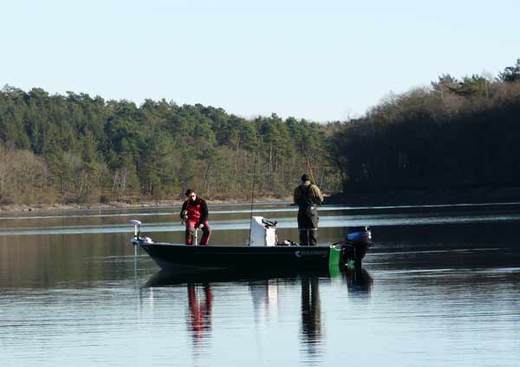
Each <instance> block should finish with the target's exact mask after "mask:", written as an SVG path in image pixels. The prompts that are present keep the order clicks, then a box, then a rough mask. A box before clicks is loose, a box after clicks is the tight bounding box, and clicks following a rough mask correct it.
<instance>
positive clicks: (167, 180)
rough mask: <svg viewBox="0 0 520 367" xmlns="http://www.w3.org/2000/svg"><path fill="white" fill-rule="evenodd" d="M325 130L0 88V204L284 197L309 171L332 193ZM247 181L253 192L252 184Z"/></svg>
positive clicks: (192, 108)
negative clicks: (188, 194) (191, 192)
mask: <svg viewBox="0 0 520 367" xmlns="http://www.w3.org/2000/svg"><path fill="white" fill-rule="evenodd" d="M327 139H328V136H327V128H326V126H323V125H320V124H317V123H312V122H308V121H305V120H297V119H294V118H288V119H285V120H283V119H281V118H279V117H278V116H276V115H275V114H273V115H272V116H270V117H258V118H256V119H253V120H246V119H244V118H241V117H237V116H234V115H232V114H228V113H226V112H225V111H224V110H222V109H220V108H213V107H205V106H202V105H199V104H197V105H183V106H178V105H176V104H175V103H173V102H167V101H164V100H162V101H152V100H147V101H145V102H144V103H143V104H142V105H140V106H137V105H136V104H135V103H132V102H128V101H124V100H123V101H112V100H110V101H105V100H104V99H102V98H101V97H91V96H89V95H87V94H75V93H71V92H69V93H67V95H66V96H64V95H49V93H47V92H46V91H44V90H42V89H39V88H33V89H32V90H30V91H28V92H25V91H22V90H20V89H17V88H13V87H10V86H5V87H4V88H3V89H2V91H1V92H0V204H4V205H5V204H19V203H89V202H108V201H114V200H119V201H132V202H135V201H142V200H159V199H173V200H178V199H179V198H181V197H182V192H184V190H186V188H188V187H189V188H193V189H195V190H197V191H198V192H199V193H200V194H201V195H203V196H204V197H206V198H209V199H229V198H232V199H237V200H240V199H242V200H243V199H246V198H248V197H250V196H251V192H252V189H253V188H254V190H255V195H257V196H259V197H260V196H263V197H267V196H272V197H286V196H287V195H288V194H290V192H291V190H292V188H293V187H294V186H295V185H296V184H297V183H298V180H299V177H300V176H301V174H302V172H305V171H309V170H311V171H312V172H313V173H314V175H315V178H316V180H317V181H318V182H319V183H320V184H321V185H322V186H323V187H324V189H325V190H330V191H334V190H337V188H339V187H340V181H339V177H340V176H339V175H338V174H337V171H336V170H335V168H334V167H332V166H331V165H330V164H329V162H331V160H330V159H329V158H328V157H327V150H326V149H325V146H326V144H325V141H326V140H327ZM253 185H254V186H253Z"/></svg>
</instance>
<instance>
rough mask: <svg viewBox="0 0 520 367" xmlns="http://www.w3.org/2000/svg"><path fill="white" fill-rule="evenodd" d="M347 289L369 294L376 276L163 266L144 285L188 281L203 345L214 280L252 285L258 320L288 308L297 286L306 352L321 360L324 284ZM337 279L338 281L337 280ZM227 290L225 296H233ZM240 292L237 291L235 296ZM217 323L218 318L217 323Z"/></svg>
mask: <svg viewBox="0 0 520 367" xmlns="http://www.w3.org/2000/svg"><path fill="white" fill-rule="evenodd" d="M333 278H334V279H337V280H340V283H341V284H343V285H345V286H346V287H347V289H348V293H349V295H351V296H353V297H358V296H363V297H366V296H369V295H370V292H371V288H372V283H373V280H372V277H371V276H370V274H369V273H368V272H367V271H366V270H365V269H358V270H355V271H343V272H338V273H335V274H331V273H329V272H328V271H324V272H321V271H320V272H315V271H312V272H283V273H280V272H278V273H273V272H261V273H258V272H255V273H244V272H236V271H229V270H227V271H225V270H218V271H217V270H214V271H206V272H197V273H184V274H171V273H170V274H169V273H166V272H164V271H160V272H158V273H156V274H155V275H154V276H153V277H152V278H150V279H149V281H148V282H147V283H146V285H145V286H146V287H164V286H176V287H179V286H181V287H182V286H186V289H187V296H188V297H187V303H188V309H189V320H188V325H189V326H188V328H189V331H190V333H191V335H192V339H193V342H194V346H199V347H201V346H202V345H203V344H201V342H202V341H203V340H204V339H206V338H207V337H210V335H211V328H212V320H211V319H212V308H213V307H214V305H215V303H218V301H219V299H218V294H214V293H213V292H212V285H215V284H218V285H219V286H218V288H219V289H225V286H223V285H225V284H230V285H232V287H231V289H233V291H238V292H239V294H241V295H243V294H244V293H243V292H240V291H239V290H240V287H244V286H245V287H248V288H249V294H250V295H251V298H249V300H250V301H252V303H253V309H254V319H255V322H256V323H257V324H259V325H261V324H262V323H269V322H271V321H272V320H273V319H276V318H277V317H278V316H279V313H280V312H285V310H287V309H289V307H293V306H288V305H285V304H284V305H280V301H283V302H287V301H288V300H290V298H287V297H285V296H284V295H283V293H284V291H286V292H287V293H291V288H293V289H294V287H298V288H300V289H301V293H300V300H299V301H300V307H299V310H300V319H301V324H300V328H299V329H300V342H301V348H302V352H304V353H306V356H307V357H306V358H308V359H310V360H311V361H315V362H316V361H317V360H318V359H319V358H320V356H321V355H322V352H321V346H322V345H323V342H324V340H323V339H324V336H325V334H326V333H325V330H324V329H325V327H326V325H325V324H324V323H323V322H322V320H323V319H324V318H323V315H322V307H321V300H320V286H325V287H328V286H330V285H331V280H332V279H333ZM335 283H336V282H335ZM229 297H230V295H229V294H226V297H225V299H223V300H222V302H223V303H224V302H229ZM239 301H240V296H239V295H238V294H237V302H239ZM217 324H218V323H217Z"/></svg>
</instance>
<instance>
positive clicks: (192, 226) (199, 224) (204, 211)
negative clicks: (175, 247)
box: [180, 189, 211, 246]
mask: <svg viewBox="0 0 520 367" xmlns="http://www.w3.org/2000/svg"><path fill="white" fill-rule="evenodd" d="M185 194H186V196H187V197H188V199H187V200H186V201H185V202H184V204H182V209H181V213H180V216H181V219H182V220H183V221H184V222H185V223H186V236H185V243H186V245H191V244H193V235H194V233H195V231H196V230H197V229H202V238H201V240H200V244H201V245H202V246H206V245H207V244H208V241H209V235H210V234H211V228H210V227H209V225H208V204H206V201H205V200H204V199H202V198H200V197H198V196H197V194H196V193H195V191H193V190H191V189H188V190H187V191H186V193H185Z"/></svg>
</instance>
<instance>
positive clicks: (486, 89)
mask: <svg viewBox="0 0 520 367" xmlns="http://www.w3.org/2000/svg"><path fill="white" fill-rule="evenodd" d="M330 148H331V150H332V151H333V152H331V154H330V156H331V157H332V158H333V159H334V160H335V163H336V164H337V166H338V167H340V169H339V171H340V172H341V173H342V174H343V177H342V182H343V192H345V193H379V194H383V193H391V192H394V193H395V192H400V193H403V192H405V191H413V190H416V191H423V192H433V191H438V192H440V194H441V195H442V192H447V191H451V192H456V193H459V194H462V193H465V192H468V190H475V189H480V190H481V191H479V192H480V193H482V192H486V189H487V190H488V191H489V190H495V191H496V189H498V188H512V187H520V59H519V60H518V61H517V63H516V64H515V65H514V66H510V67H506V68H505V69H504V71H503V72H502V73H500V74H499V75H498V76H497V77H490V76H484V75H472V76H467V77H464V78H462V79H461V80H458V79H456V78H455V77H453V76H451V75H442V76H440V77H439V78H438V80H437V81H435V82H432V83H431V86H430V87H425V88H418V89H413V90H410V91H409V92H407V93H404V94H401V95H394V96H389V97H388V98H386V99H385V100H383V101H382V102H381V103H380V104H379V105H377V106H375V107H374V108H372V109H371V110H370V111H368V112H367V113H366V115H365V116H364V117H362V118H360V119H357V120H352V121H348V122H345V123H342V124H340V126H339V127H338V128H337V130H336V133H335V134H334V136H333V137H332V142H331V144H330ZM380 196H381V195H380ZM400 197H401V198H402V197H403V195H400ZM519 198H520V197H519ZM484 200H485V199H484Z"/></svg>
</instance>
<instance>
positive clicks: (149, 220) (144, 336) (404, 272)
mask: <svg viewBox="0 0 520 367" xmlns="http://www.w3.org/2000/svg"><path fill="white" fill-rule="evenodd" d="M210 211H211V212H210V224H211V225H212V228H213V235H212V238H211V240H210V243H215V244H216V243H227V244H236V245H239V244H242V243H245V242H246V239H247V235H248V225H249V219H248V218H249V214H250V213H249V208H247V207H240V206H237V207H232V206H222V207H217V206H211V207H210ZM255 211H256V213H255V214H256V215H263V216H265V217H267V218H272V219H276V220H278V221H279V230H278V234H279V237H280V238H282V239H291V240H296V239H297V231H296V228H295V227H296V220H295V216H296V212H295V209H294V208H292V207H288V206H284V205H278V206H260V205H258V206H257V207H256V209H255ZM177 212H178V208H170V209H160V210H157V209H146V210H145V209H142V210H129V211H126V212H121V211H102V212H100V211H82V212H77V213H73V212H67V213H59V212H56V213H51V212H49V213H46V214H41V213H40V214H32V215H25V214H24V215H17V216H13V215H3V216H0V366H2V367H7V366H243V365H247V366H248V367H255V366H346V365H364V366H400V367H402V366H519V365H520V362H519V361H520V241H519V240H518V235H517V231H518V229H519V228H520V204H515V203H511V204H508V205H496V204H490V205H478V206H469V205H459V206H427V207H386V208H381V207H379V208H377V207H372V208H368V207H367V208H348V207H323V208H321V210H320V217H321V219H320V232H319V242H320V243H321V244H322V245H326V244H327V243H331V242H333V241H336V240H338V239H340V238H341V237H342V236H343V234H344V233H345V228H346V227H348V226H352V225H362V224H365V225H370V226H371V227H372V233H373V237H374V241H375V246H374V247H373V248H372V249H371V250H370V252H369V253H368V255H367V257H366V258H365V262H364V269H363V272H362V273H360V274H357V275H356V276H351V275H350V276H349V275H346V274H336V275H330V274H327V273H323V274H310V273H307V274H298V275H293V276H280V275H276V274H272V275H262V276H258V277H249V278H244V277H237V278H233V277H232V276H230V277H229V276H228V277H222V278H220V279H219V278H218V277H217V278H216V277H208V278H205V277H204V276H201V277H198V278H197V279H190V278H171V277H170V278H164V277H162V276H161V274H160V273H158V270H159V268H158V267H157V266H156V265H155V263H153V261H152V260H150V259H149V258H148V257H147V255H146V254H144V253H143V252H139V255H138V257H137V258H135V257H134V249H133V247H132V246H131V245H130V244H129V238H130V237H131V233H132V229H131V227H130V226H129V225H128V224H127V223H128V221H129V220H130V219H139V220H141V221H143V222H144V223H145V224H144V228H143V231H144V232H146V233H148V234H149V235H150V236H151V237H152V238H153V239H154V240H161V241H169V242H182V238H183V232H182V230H183V228H182V226H181V225H180V223H179V222H178V220H177ZM266 266H268V264H266Z"/></svg>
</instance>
